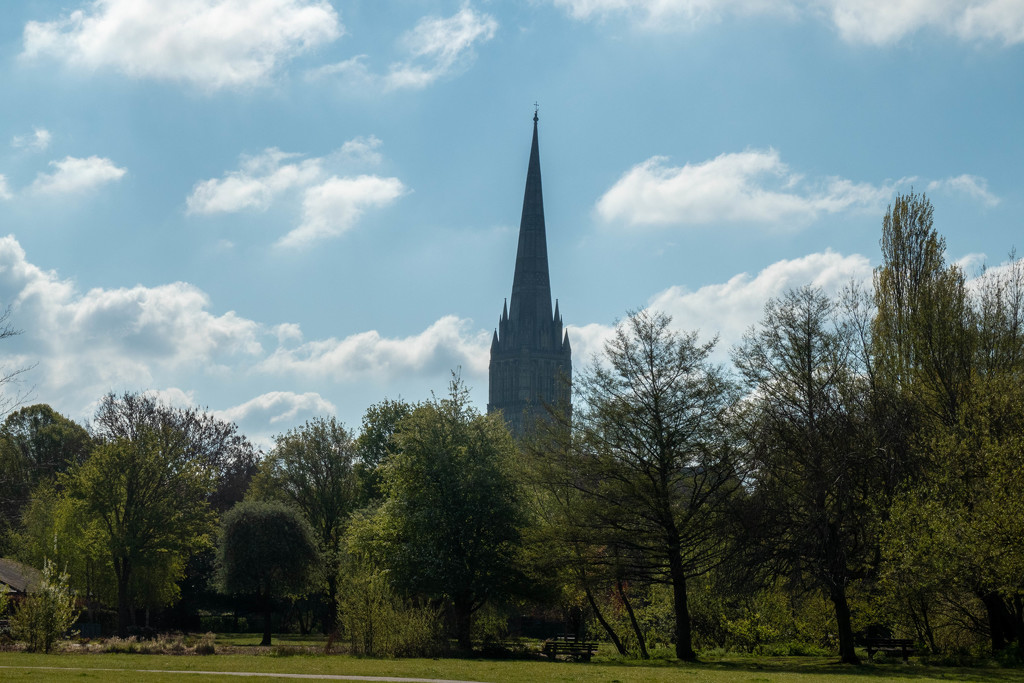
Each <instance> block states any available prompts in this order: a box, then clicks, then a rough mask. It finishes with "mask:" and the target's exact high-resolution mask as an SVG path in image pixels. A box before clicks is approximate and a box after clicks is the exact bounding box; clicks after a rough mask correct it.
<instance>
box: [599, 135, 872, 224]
mask: <svg viewBox="0 0 1024 683" xmlns="http://www.w3.org/2000/svg"><path fill="white" fill-rule="evenodd" d="M891 193H892V187H875V186H873V185H870V184H867V183H854V182H852V181H849V180H845V179H842V178H826V179H823V180H822V181H819V182H818V183H816V184H813V185H812V184H809V183H807V182H806V181H804V179H803V178H802V176H800V175H798V174H795V173H793V172H791V171H790V170H789V167H788V166H787V165H786V164H784V163H783V162H782V160H781V159H780V158H779V153H778V152H777V151H775V150H773V149H769V150H748V151H746V152H739V153H731V154H722V155H720V156H718V157H715V158H714V159H711V160H709V161H705V162H702V163H699V164H686V165H685V166H682V167H679V166H670V165H669V164H668V159H667V158H666V157H661V156H657V157H651V158H650V159H648V160H647V161H644V162H643V163H640V164H637V165H636V166H634V167H633V168H632V169H630V170H629V171H627V172H626V173H625V174H623V176H622V177H621V178H619V180H618V181H617V182H616V183H615V184H614V185H613V186H612V187H611V188H610V189H609V190H608V191H607V192H605V194H604V195H603V196H602V197H601V198H600V199H599V200H598V202H597V207H596V208H597V213H598V215H599V216H600V217H601V218H602V219H603V220H605V221H607V222H622V223H626V224H628V225H633V226H638V225H702V224H710V223H760V224H774V225H780V226H781V225H788V226H792V227H799V226H802V225H805V224H807V223H809V222H811V221H813V220H814V219H815V218H817V217H818V215H820V214H822V213H837V212H840V211H847V210H851V209H862V210H877V209H878V208H879V207H880V206H884V202H885V200H886V199H887V198H888V197H889V196H890V194H891Z"/></svg>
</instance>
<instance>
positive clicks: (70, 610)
mask: <svg viewBox="0 0 1024 683" xmlns="http://www.w3.org/2000/svg"><path fill="white" fill-rule="evenodd" d="M77 618H78V610H77V609H76V607H75V595H74V593H72V591H71V588H70V587H69V586H68V575H67V574H64V573H60V572H58V571H57V568H56V566H55V565H54V564H53V562H50V561H47V562H46V563H45V564H44V565H43V578H42V581H41V582H40V584H39V586H38V587H36V588H35V589H33V590H31V591H30V592H29V594H28V596H27V597H26V598H25V599H24V600H23V601H22V602H21V604H19V605H18V607H17V608H16V609H15V611H14V615H13V616H12V617H11V631H12V633H13V634H14V637H15V638H17V639H19V640H23V641H25V643H26V645H27V646H28V650H29V651H30V652H49V651H50V648H51V647H52V646H53V643H54V641H55V640H57V638H59V637H61V636H62V635H64V633H65V632H67V630H68V629H69V628H71V625H72V624H74V623H75V619H77Z"/></svg>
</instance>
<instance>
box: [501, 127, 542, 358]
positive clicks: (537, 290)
mask: <svg viewBox="0 0 1024 683" xmlns="http://www.w3.org/2000/svg"><path fill="white" fill-rule="evenodd" d="M537 118H538V117H537V112H536V111H535V112H534V113H533V145H532V146H531V148H530V165H529V167H528V168H527V171H526V192H525V193H524V195H523V215H522V219H521V220H520V222H519V249H518V251H517V253H516V269H515V275H514V276H513V278H512V301H511V306H510V310H509V318H510V319H512V320H513V321H515V324H516V325H517V326H518V327H519V329H520V334H522V335H523V338H524V339H531V338H535V337H536V335H538V334H539V333H540V330H539V329H537V327H536V326H537V324H538V323H540V322H541V321H550V320H551V319H552V318H551V281H550V279H549V276H548V246H547V235H546V231H545V227H544V195H543V192H542V191H541V182H540V148H539V145H538V144H537Z"/></svg>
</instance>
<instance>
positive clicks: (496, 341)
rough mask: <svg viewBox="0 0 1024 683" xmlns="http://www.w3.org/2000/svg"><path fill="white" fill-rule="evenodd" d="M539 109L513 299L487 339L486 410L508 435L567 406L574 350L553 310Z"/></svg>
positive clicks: (531, 154) (520, 235)
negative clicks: (500, 416) (500, 419)
mask: <svg viewBox="0 0 1024 683" xmlns="http://www.w3.org/2000/svg"><path fill="white" fill-rule="evenodd" d="M537 119H538V117H537V113H536V112H534V114H533V144H532V145H531V147H530V163H529V166H528V167H527V171H526V192H525V193H524V195H523V215H522V219H521V220H520V223H519V247H518V250H517V252H516V266H515V273H514V275H513V278H512V297H511V299H510V300H509V301H508V302H507V305H506V306H504V307H503V308H502V311H501V318H499V320H498V328H497V329H496V330H495V331H494V336H493V338H492V339H491V363H490V387H489V400H488V403H487V411H488V412H496V411H500V412H501V413H502V414H503V415H504V417H505V420H506V422H507V423H508V425H509V427H510V428H511V430H512V433H513V434H515V435H516V436H522V435H523V434H525V433H526V432H527V431H528V430H529V429H530V426H531V425H532V424H534V423H535V421H536V420H537V419H538V418H543V416H545V415H546V414H547V410H548V408H550V407H555V408H560V407H561V408H566V409H567V408H568V405H569V395H570V394H569V381H570V379H571V376H572V358H571V356H572V351H571V349H570V348H569V336H568V335H567V334H566V333H565V330H564V327H563V324H562V315H561V311H560V310H559V309H558V305H557V303H556V305H555V311H554V313H552V311H551V281H550V278H549V276H548V247H547V234H546V228H545V225H544V195H543V192H542V191H541V180H540V147H539V145H538V144H537Z"/></svg>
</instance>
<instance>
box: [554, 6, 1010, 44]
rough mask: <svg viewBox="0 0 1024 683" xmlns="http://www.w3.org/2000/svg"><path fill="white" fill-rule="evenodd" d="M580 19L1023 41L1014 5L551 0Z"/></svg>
mask: <svg viewBox="0 0 1024 683" xmlns="http://www.w3.org/2000/svg"><path fill="white" fill-rule="evenodd" d="M551 1H552V2H553V3H554V4H555V5H557V6H560V7H562V8H564V9H565V10H566V11H567V12H568V13H569V15H570V16H572V17H573V18H576V19H580V20H594V19H598V20H607V19H613V18H614V19H617V20H622V19H624V20H625V21H627V22H629V23H630V24H632V25H634V26H637V27H638V28H641V29H644V30H653V31H677V30H693V29H695V28H697V27H699V26H700V25H703V24H707V23H710V22H715V21H719V20H722V19H725V18H727V17H730V16H732V17H743V16H751V15H758V14H776V15H782V16H788V17H802V18H804V19H807V20H810V21H818V20H819V19H825V20H826V21H828V22H829V23H830V24H831V25H832V27H833V28H834V29H835V30H836V31H837V32H838V34H839V36H840V37H841V38H842V39H843V40H845V41H847V42H850V43H863V44H869V45H891V44H893V43H896V42H899V41H900V40H902V39H904V38H906V37H907V36H910V35H913V34H914V33H917V32H919V31H924V30H931V31H937V32H939V33H942V34H945V35H948V36H952V37H954V38H956V39H959V40H963V41H967V42H983V41H990V42H995V43H1002V44H1004V45H1016V44H1019V43H1021V42H1024V4H1022V3H1020V2H1015V1H1014V0H931V1H924V0H778V1H773V0H714V1H713V0H551Z"/></svg>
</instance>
